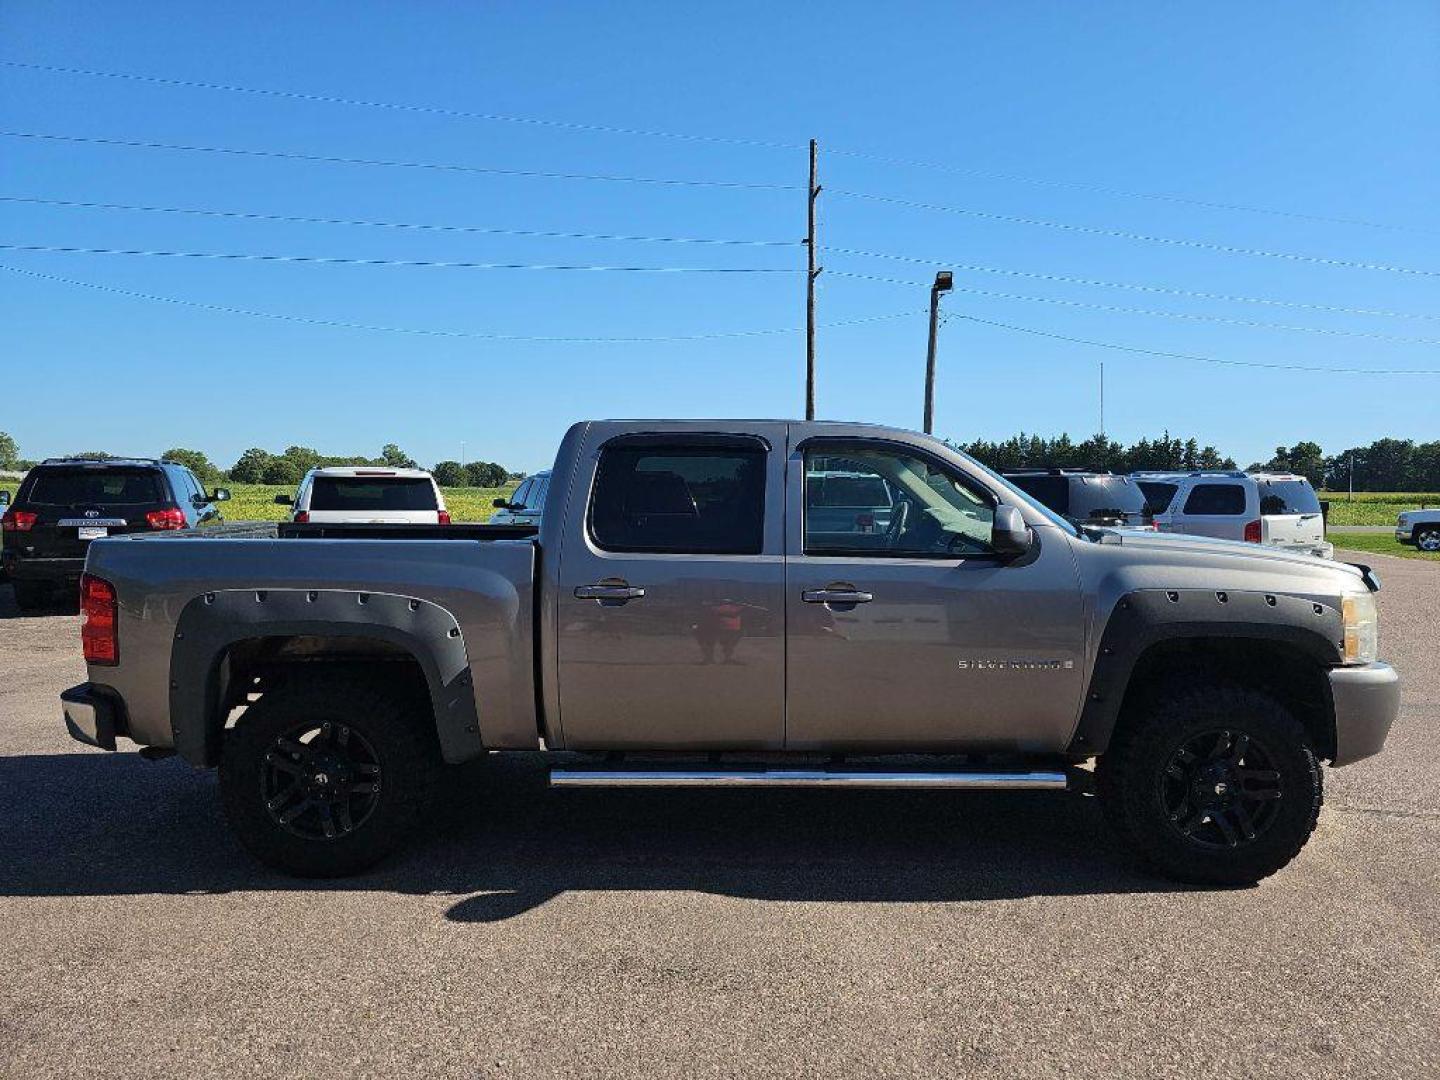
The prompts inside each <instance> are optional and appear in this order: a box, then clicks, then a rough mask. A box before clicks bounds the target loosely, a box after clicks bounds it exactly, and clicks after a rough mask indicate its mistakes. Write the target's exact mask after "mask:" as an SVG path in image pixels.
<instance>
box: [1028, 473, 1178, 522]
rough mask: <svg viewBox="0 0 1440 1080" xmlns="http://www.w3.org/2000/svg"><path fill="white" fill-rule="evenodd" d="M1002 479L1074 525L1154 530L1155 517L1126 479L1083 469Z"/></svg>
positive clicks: (1139, 492) (1142, 493) (1129, 480)
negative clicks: (1122, 526) (1121, 526)
mask: <svg viewBox="0 0 1440 1080" xmlns="http://www.w3.org/2000/svg"><path fill="white" fill-rule="evenodd" d="M1005 479H1007V480H1009V481H1010V482H1011V483H1012V484H1014V485H1015V486H1016V487H1018V488H1019V489H1020V490H1021V491H1024V492H1025V493H1026V494H1028V495H1031V496H1033V497H1034V498H1035V499H1037V500H1039V501H1040V502H1042V503H1044V504H1045V505H1046V506H1048V507H1049V508H1050V509H1051V510H1054V511H1055V512H1056V513H1057V514H1060V515H1062V516H1064V517H1065V519H1066V520H1067V521H1072V522H1074V523H1075V524H1076V525H1106V526H1117V525H1124V526H1127V527H1129V528H1139V529H1153V528H1154V527H1155V514H1154V511H1153V510H1152V509H1151V507H1150V506H1149V505H1148V504H1147V503H1146V499H1145V493H1144V492H1143V491H1142V490H1141V489H1140V485H1139V484H1137V483H1136V482H1135V481H1134V480H1131V479H1130V478H1129V477H1128V476H1117V475H1116V474H1114V473H1108V472H1094V471H1090V470H1086V469H1024V470H1019V471H1016V472H1007V473H1005Z"/></svg>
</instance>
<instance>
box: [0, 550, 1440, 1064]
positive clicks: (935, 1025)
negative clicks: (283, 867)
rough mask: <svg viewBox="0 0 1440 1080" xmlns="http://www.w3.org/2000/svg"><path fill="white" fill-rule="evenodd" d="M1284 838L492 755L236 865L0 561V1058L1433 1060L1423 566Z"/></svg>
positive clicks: (1439, 648) (69, 623) (1434, 862)
mask: <svg viewBox="0 0 1440 1080" xmlns="http://www.w3.org/2000/svg"><path fill="white" fill-rule="evenodd" d="M1368 560H1369V561H1370V562H1372V563H1374V564H1378V566H1379V568H1380V570H1381V573H1382V575H1383V577H1384V581H1385V588H1384V590H1383V591H1382V592H1381V594H1380V607H1381V612H1382V622H1381V634H1382V650H1383V652H1384V654H1385V655H1386V656H1387V658H1389V659H1390V660H1392V661H1393V662H1394V663H1395V664H1396V665H1397V666H1398V667H1399V668H1400V670H1401V672H1402V674H1403V675H1404V677H1405V678H1406V680H1407V681H1406V686H1405V691H1404V701H1403V713H1402V716H1401V718H1400V721H1399V723H1398V725H1397V727H1396V729H1395V731H1394V732H1393V733H1392V735H1391V739H1390V744H1389V746H1388V748H1387V750H1386V752H1385V753H1384V754H1383V755H1382V756H1380V757H1378V758H1374V759H1371V760H1369V761H1365V762H1361V763H1359V764H1357V765H1354V766H1351V767H1349V768H1345V769H1341V770H1338V771H1335V772H1331V773H1328V774H1327V777H1326V782H1327V792H1326V805H1325V810H1324V813H1323V815H1322V817H1321V821H1320V826H1319V828H1318V830H1317V832H1316V834H1315V836H1314V838H1313V839H1312V840H1311V842H1310V844H1309V846H1308V847H1307V848H1306V849H1305V851H1304V852H1303V853H1302V854H1301V856H1300V858H1299V859H1298V860H1297V861H1296V862H1295V863H1294V864H1293V865H1292V866H1290V867H1289V868H1287V869H1286V870H1284V871H1282V872H1281V873H1280V874H1279V875H1277V876H1276V877H1274V878H1272V879H1270V880H1269V881H1266V882H1265V883H1263V884H1262V885H1260V886H1258V887H1255V888H1249V889H1240V890H1228V891H1225V890H1222V891H1212V890H1196V889H1187V888H1181V887H1177V886H1174V885H1172V884H1170V883H1168V882H1165V881H1163V880H1159V879H1157V878H1156V877H1154V876H1153V875H1151V874H1149V873H1147V872H1146V871H1144V870H1143V869H1141V868H1139V867H1137V866H1136V865H1135V864H1134V863H1133V862H1132V861H1131V860H1130V859H1129V858H1128V856H1127V855H1126V853H1125V852H1124V851H1123V850H1122V849H1120V848H1119V847H1118V846H1117V845H1116V843H1115V842H1114V841H1113V840H1112V839H1111V837H1110V836H1109V835H1108V834H1107V833H1106V831H1105V829H1104V827H1103V826H1102V824H1101V821H1100V816H1099V813H1098V811H1097V808H1096V807H1095V805H1094V801H1093V800H1092V799H1087V798H1083V797H1080V796H1075V795H1061V794H1051V793H1044V794H1025V793H1018V792H1016V793H948V794H947V793H939V792H931V793H905V792H817V793H810V792H790V793H783V792H777V793H769V792H765V793H755V792H697V791H671V792H666V791H648V792H642V791H623V792H622V791H611V792H606V791H595V790H589V791H554V792H552V791H549V790H547V788H546V787H545V783H544V780H545V777H544V772H543V769H542V768H541V767H540V765H539V764H538V763H536V762H533V761H529V760H526V759H524V758H522V757H507V758H503V759H497V760H494V761H491V762H487V763H484V764H482V765H478V766H476V767H472V768H465V769H463V770H459V771H458V772H457V773H456V774H455V775H454V776H453V777H452V778H451V780H450V784H449V790H447V792H446V793H445V796H444V806H445V816H444V817H443V819H441V821H440V823H438V824H437V825H435V826H434V827H433V828H432V829H431V830H430V831H429V833H428V835H427V836H426V837H425V839H424V840H423V841H422V842H421V843H420V844H418V845H416V846H415V848H414V849H412V850H411V851H409V852H408V853H407V854H405V855H404V856H403V857H400V858H398V859H395V860H392V861H391V862H389V863H387V864H386V865H385V866H383V867H382V868H381V869H379V870H378V871H376V872H374V873H371V874H369V875H366V876H364V877H361V878H357V879H352V880H349V881H344V882H337V883H330V884H316V883H313V882H300V881H294V880H290V879H287V878H284V877H281V876H279V875H277V874H274V873H271V872H270V871H268V870H265V869H263V868H262V867H260V866H258V865H257V864H256V863H254V862H253V861H252V860H251V859H250V858H249V857H248V856H246V854H245V853H244V852H243V851H241V850H240V849H239V848H238V847H237V845H236V843H235V842H234V841H233V840H232V839H231V837H230V835H229V833H228V832H227V830H226V828H225V826H224V823H223V821H222V820H221V817H220V813H219V809H218V805H217V798H216V788H215V780H214V778H213V776H212V775H210V774H207V773H202V772H198V771H195V770H192V769H191V768H190V767H188V766H186V765H184V764H183V763H180V762H177V761H174V760H170V761H165V762H160V763H153V764H152V763H149V762H145V761H143V760H141V759H140V757H139V756H138V755H136V754H134V753H119V754H106V753H103V752H101V751H97V750H90V749H87V748H84V747H82V746H80V745H78V744H76V743H73V742H71V741H70V739H69V738H68V737H67V736H66V735H65V732H64V729H63V725H62V724H61V722H60V719H59V710H58V706H57V703H56V696H57V694H58V693H59V692H60V691H61V690H62V689H64V688H65V687H67V686H69V685H72V684H74V683H76V682H80V681H82V679H83V676H84V668H83V666H82V664H81V662H80V659H79V647H78V628H77V620H76V619H75V618H74V617H64V616H50V617H42V618H21V617H18V615H17V612H16V609H15V607H14V604H13V601H12V600H11V598H10V595H9V590H8V588H0V972H3V975H0V1075H4V1076H7V1077H27V1078H29V1077H76V1076H124V1077H152V1076H153V1077H161V1076H164V1077H170V1076H175V1077H187V1078H189V1077H204V1076H235V1075H247V1076H294V1077H329V1076H347V1077H363V1076H381V1075H385V1076H389V1075H404V1076H407V1077H408V1076H415V1077H429V1076H445V1077H450V1076H454V1077H472V1076H515V1077H538V1076H626V1077H634V1076H687V1077H690V1076H697V1077H708V1076H744V1077H766V1076H807V1077H824V1076H834V1077H868V1076H876V1077H880V1076H885V1077H889V1076H946V1077H958V1076H965V1077H992V1076H993V1077H1015V1076H1023V1077H1049V1076H1086V1075H1091V1076H1105V1077H1185V1078H1187V1080H1188V1078H1193V1077H1197V1076H1220V1077H1261V1076H1275V1077H1297V1076H1307V1077H1309V1076H1315V1077H1351V1076H1355V1077H1361V1076H1364V1077H1435V1076H1437V1075H1440V765H1437V755H1436V747H1437V745H1440V631H1437V626H1440V567H1437V566H1433V565H1430V564H1427V563H1422V562H1411V561H1405V560H1399V559H1389V558H1385V557H1383V556H1369V557H1368Z"/></svg>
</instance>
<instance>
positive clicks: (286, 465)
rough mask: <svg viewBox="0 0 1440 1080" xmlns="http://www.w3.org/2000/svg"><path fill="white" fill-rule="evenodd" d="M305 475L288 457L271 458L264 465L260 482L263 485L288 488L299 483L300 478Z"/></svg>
mask: <svg viewBox="0 0 1440 1080" xmlns="http://www.w3.org/2000/svg"><path fill="white" fill-rule="evenodd" d="M304 475H305V470H304V469H302V468H300V466H298V465H296V464H295V462H294V461H292V460H290V458H288V457H274V458H271V459H270V460H269V461H268V462H267V463H266V465H265V471H264V473H262V474H261V477H260V479H261V482H262V483H265V484H280V485H283V486H285V487H290V486H292V485H294V484H298V483H299V482H300V477H302V476H304Z"/></svg>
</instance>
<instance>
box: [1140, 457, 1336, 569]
mask: <svg viewBox="0 0 1440 1080" xmlns="http://www.w3.org/2000/svg"><path fill="white" fill-rule="evenodd" d="M1130 475H1131V477H1132V478H1133V479H1134V480H1135V482H1136V483H1137V484H1138V485H1139V486H1140V490H1141V491H1143V492H1144V493H1145V497H1146V500H1147V501H1148V502H1149V504H1150V509H1151V511H1152V512H1153V514H1154V517H1155V528H1156V529H1158V530H1159V531H1161V532H1174V533H1185V534H1186V535H1189V536H1213V537H1216V538H1218V539H1222V540H1244V541H1249V542H1250V543H1254V544H1271V545H1274V546H1275V547H1280V548H1285V549H1287V550H1293V551H1301V552H1305V553H1306V554H1310V555H1318V556H1320V557H1321V558H1325V559H1329V558H1333V557H1334V555H1335V548H1334V545H1332V544H1331V543H1329V542H1328V541H1327V540H1326V539H1325V515H1324V514H1323V513H1322V511H1321V509H1320V499H1319V497H1318V496H1317V495H1316V494H1315V489H1314V488H1313V487H1311V486H1310V481H1309V480H1307V479H1305V477H1303V476H1299V475H1297V474H1295V473H1267V472H1257V473H1245V472H1240V471H1238V470H1217V471H1205V470H1202V471H1197V472H1138V473H1131V474H1130Z"/></svg>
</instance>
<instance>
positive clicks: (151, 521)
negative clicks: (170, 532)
mask: <svg viewBox="0 0 1440 1080" xmlns="http://www.w3.org/2000/svg"><path fill="white" fill-rule="evenodd" d="M145 524H147V525H149V526H150V528H152V529H183V528H185V511H184V510H181V509H180V508H179V507H178V506H167V507H165V509H163V510H151V511H150V512H149V513H148V514H146V515H145Z"/></svg>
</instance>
